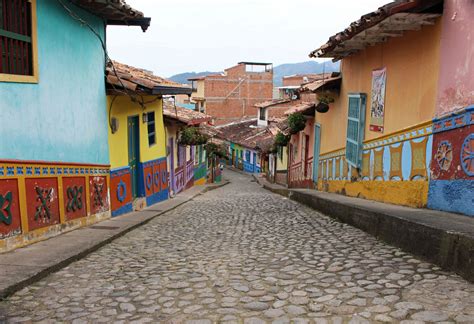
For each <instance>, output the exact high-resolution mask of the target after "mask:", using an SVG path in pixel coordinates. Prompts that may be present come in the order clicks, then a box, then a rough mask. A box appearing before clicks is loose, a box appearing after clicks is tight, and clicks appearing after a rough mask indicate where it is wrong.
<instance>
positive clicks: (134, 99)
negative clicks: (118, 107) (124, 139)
mask: <svg viewBox="0 0 474 324" xmlns="http://www.w3.org/2000/svg"><path fill="white" fill-rule="evenodd" d="M57 1H58V3H59V4H60V5H61V6H62V7H63V9H64V10H65V11H66V12H67V13H68V14H69V16H71V18H73V19H74V20H76V21H78V22H79V23H80V24H81V25H83V26H86V27H87V28H88V29H89V30H90V31H91V32H92V33H93V34H94V35H95V36H96V37H97V39H98V40H99V42H100V44H101V47H102V50H103V51H104V57H105V66H106V67H107V66H108V65H110V66H111V67H112V72H113V74H114V75H115V77H117V80H118V81H119V82H120V85H121V86H122V89H123V90H120V89H117V88H116V87H115V85H114V84H112V83H109V84H110V85H111V86H112V88H113V90H114V91H115V92H116V93H122V94H124V95H126V96H128V97H129V98H130V100H131V101H132V102H136V103H138V104H139V105H140V106H141V107H142V109H143V110H145V109H146V105H147V104H150V103H153V102H155V101H157V100H158V99H159V96H157V97H156V98H155V99H154V100H151V101H149V102H145V101H144V99H143V97H142V96H140V99H141V100H138V99H137V97H136V96H134V94H132V93H130V92H129V91H128V89H127V87H125V85H124V84H123V82H122V79H121V78H120V77H119V75H118V72H117V69H116V68H115V65H114V62H113V61H112V59H111V58H110V56H109V52H108V51H107V45H106V44H105V41H104V40H103V39H102V36H101V35H100V34H99V33H98V32H97V31H96V30H95V29H94V27H92V26H91V25H90V24H89V23H88V22H87V21H85V20H84V19H82V18H81V17H80V16H79V15H78V14H77V13H75V12H74V11H73V10H71V9H70V8H69V7H68V6H66V4H65V3H64V2H63V1H62V0H57ZM67 1H68V2H69V4H71V5H74V4H73V3H72V2H71V0H67ZM106 76H107V75H106ZM116 97H117V96H115V97H114V98H113V99H112V101H111V104H110V107H109V127H110V128H112V122H111V113H112V106H113V103H114V101H115V99H116Z"/></svg>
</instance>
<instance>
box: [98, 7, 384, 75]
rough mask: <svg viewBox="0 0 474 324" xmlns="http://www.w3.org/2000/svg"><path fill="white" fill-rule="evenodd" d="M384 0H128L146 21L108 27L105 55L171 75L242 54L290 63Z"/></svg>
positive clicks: (220, 64) (217, 65)
mask: <svg viewBox="0 0 474 324" xmlns="http://www.w3.org/2000/svg"><path fill="white" fill-rule="evenodd" d="M387 2H390V1H389V0H362V1H354V0H285V1H284V0H168V1H163V0H161V1H155V0H127V3H128V4H130V5H131V6H132V7H134V8H136V9H138V10H140V11H143V12H144V13H145V15H146V16H148V17H151V18H152V21H151V27H150V29H149V30H148V31H147V32H146V33H142V31H141V29H140V28H138V27H115V26H112V27H109V29H108V35H107V37H108V39H107V42H108V48H109V54H110V56H111V57H112V58H113V59H115V60H118V61H121V62H123V63H126V64H129V65H133V66H136V67H141V68H146V69H149V70H152V71H154V72H155V74H157V75H160V76H164V77H169V76H171V75H174V74H177V73H182V72H190V71H195V72H199V71H222V70H223V69H224V68H227V67H230V66H233V65H235V64H236V63H237V62H240V61H259V62H272V63H274V64H275V65H278V64H282V63H296V62H303V61H308V60H309V58H308V54H309V52H310V51H312V50H313V49H316V48H317V47H319V46H320V45H322V44H324V43H325V42H326V41H327V40H328V38H329V37H330V36H331V35H333V34H335V33H337V32H339V31H341V30H343V29H344V28H346V27H347V26H349V24H350V23H351V22H352V21H354V20H357V19H358V18H360V16H362V15H363V14H366V13H368V12H371V11H373V10H375V9H377V8H378V7H380V6H382V5H383V4H385V3H387Z"/></svg>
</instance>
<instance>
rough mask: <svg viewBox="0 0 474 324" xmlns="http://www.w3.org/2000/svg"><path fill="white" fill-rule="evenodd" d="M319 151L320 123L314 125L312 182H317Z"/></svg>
mask: <svg viewBox="0 0 474 324" xmlns="http://www.w3.org/2000/svg"><path fill="white" fill-rule="evenodd" d="M320 151H321V125H319V124H315V125H314V159H313V182H314V183H318V177H319V154H320Z"/></svg>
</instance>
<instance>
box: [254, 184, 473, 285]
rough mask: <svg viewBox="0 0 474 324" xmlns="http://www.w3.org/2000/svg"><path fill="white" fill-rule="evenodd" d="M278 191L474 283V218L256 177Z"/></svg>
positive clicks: (267, 186) (266, 187)
mask: <svg viewBox="0 0 474 324" xmlns="http://www.w3.org/2000/svg"><path fill="white" fill-rule="evenodd" d="M255 178H256V179H257V181H258V183H259V184H260V185H262V186H263V187H264V188H265V189H268V190H270V191H272V192H274V193H277V194H280V195H283V196H286V197H288V198H290V199H292V200H294V201H297V202H299V203H302V204H304V205H307V206H309V207H311V208H313V209H315V210H317V211H319V212H321V213H323V214H325V215H328V216H330V217H331V218H334V219H336V220H338V221H340V222H343V223H347V224H350V225H352V226H354V227H357V228H359V229H361V230H363V231H365V232H367V233H369V234H372V235H374V236H376V237H377V238H379V239H381V240H383V241H385V242H387V243H389V244H392V245H395V246H398V247H400V248H402V249H403V250H405V251H407V252H410V253H412V254H414V255H417V256H419V257H421V258H423V259H426V260H428V261H430V262H433V263H435V264H438V265H439V266H441V267H442V268H443V269H446V270H450V271H454V272H456V273H458V274H459V275H461V276H462V277H464V278H465V279H466V280H469V281H471V282H474V218H470V217H468V216H462V215H457V214H452V213H446V212H440V211H435V210H429V209H415V208H409V207H403V206H397V205H390V204H384V203H380V202H375V201H371V200H365V199H359V198H352V197H346V196H342V195H338V194H332V193H327V192H320V191H316V190H309V189H287V188H285V187H283V186H280V185H277V184H272V183H269V182H268V181H267V180H266V179H264V178H261V177H255Z"/></svg>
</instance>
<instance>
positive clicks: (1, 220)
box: [0, 179, 21, 239]
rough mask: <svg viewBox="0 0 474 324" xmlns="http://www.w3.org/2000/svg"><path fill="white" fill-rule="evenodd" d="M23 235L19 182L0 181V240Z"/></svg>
mask: <svg viewBox="0 0 474 324" xmlns="http://www.w3.org/2000/svg"><path fill="white" fill-rule="evenodd" d="M18 234H21V215H20V199H19V196H18V180H16V179H11V180H0V239H4V238H7V237H11V236H15V235H18Z"/></svg>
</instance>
